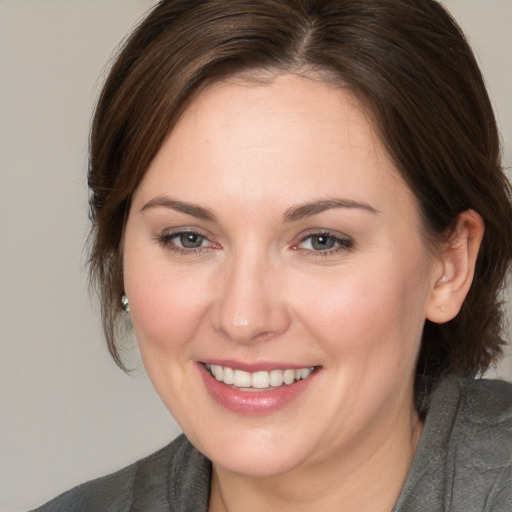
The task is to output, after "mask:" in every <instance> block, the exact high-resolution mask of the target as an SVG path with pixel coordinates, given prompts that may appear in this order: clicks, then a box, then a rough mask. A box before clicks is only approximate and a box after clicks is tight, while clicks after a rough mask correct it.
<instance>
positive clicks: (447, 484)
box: [36, 376, 512, 512]
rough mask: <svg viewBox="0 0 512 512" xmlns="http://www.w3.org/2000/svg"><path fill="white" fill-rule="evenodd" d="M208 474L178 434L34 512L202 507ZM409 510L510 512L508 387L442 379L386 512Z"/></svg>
mask: <svg viewBox="0 0 512 512" xmlns="http://www.w3.org/2000/svg"><path fill="white" fill-rule="evenodd" d="M210 476H211V463H210V462H209V461H208V460H207V459H206V458H205V457H204V456H203V455H202V454H201V453H199V452H198V451H197V450H196V449H195V448H194V447H193V446H192V445H191V444H190V443H189V441H188V440H187V438H186V437H185V436H183V435H181V436H180V437H178V438H177V439H175V440H174V441H173V442H172V443H171V444H169V445H168V446H166V447H165V448H163V449H162V450H160V451H158V452H156V453H154V454H153V455H150V456H149V457H146V458H145V459H142V460H140V461H138V462H136V463H135V464H133V465H131V466H129V467H127V468H125V469H122V470H121V471H118V472H117V473H114V474H112V475H109V476H106V477H103V478H99V479H97V480H93V481H91V482H88V483H85V484H82V485H80V486H78V487H76V488H74V489H71V490H70V491H68V492H66V493H64V494H62V495H61V496H59V497H57V498H55V499H54V500H53V501H50V502H49V503H47V504H46V505H43V506H42V507H40V508H38V509H36V512H107V511H108V512H164V511H167V512H169V511H172V512H207V509H208V497H209V488H210ZM413 511H414V512H441V511H443V512H448V511H450V512H512V385H510V384H507V383H505V382H500V381H488V380H471V379H460V378H456V377H453V376H451V377H448V378H445V379H444V380H443V381H441V383H440V384H439V385H438V387H437V388H436V389H435V391H434V393H433V395H432V399H431V404H430V409H429V411H428V414H427V418H426V422H425V427H424V430H423V433H422V437H421V440H420V444H419V446H418V450H417V452H416V455H415V458H414V461H413V464H412V466H411V469H410V471H409V475H408V477H407V480H406V482H405V485H404V487H403V489H402V492H401V494H400V497H399V498H398V501H397V503H396V504H395V506H394V508H393V511H392V512H413ZM322 512H323V511H322Z"/></svg>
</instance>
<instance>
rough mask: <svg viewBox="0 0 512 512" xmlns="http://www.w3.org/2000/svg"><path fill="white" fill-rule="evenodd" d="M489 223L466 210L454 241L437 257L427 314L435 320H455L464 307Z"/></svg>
mask: <svg viewBox="0 0 512 512" xmlns="http://www.w3.org/2000/svg"><path fill="white" fill-rule="evenodd" d="M484 231H485V224H484V221H483V219H482V217H481V216H480V215H479V214H478V213H476V212H475V211H474V210H466V211H465V212H462V213H461V214H460V215H459V217H458V219H457V225H456V227H455V231H454V233H453V236H452V237H451V239H450V241H449V242H447V243H446V245H445V246H444V248H443V249H442V251H441V253H440V254H439V255H438V256H437V259H438V262H439V265H436V269H435V275H434V276H433V280H434V282H433V285H432V292H431V294H430V297H429V300H428V303H427V310H426V317H427V318H428V319H429V320H430V321H431V322H435V323H439V324H441V323H444V322H448V321H449V320H452V319H453V318H455V316H457V313H458V312H459V311H460V308H461V307H462V303H463V302H464V299H465V298H466V295H467V293H468V291H469V288H470V286H471V283H472V282H473V276H474V274H475V265H476V259H477V256H478V250H479V249H480V244H481V242H482V238H483V236H484Z"/></svg>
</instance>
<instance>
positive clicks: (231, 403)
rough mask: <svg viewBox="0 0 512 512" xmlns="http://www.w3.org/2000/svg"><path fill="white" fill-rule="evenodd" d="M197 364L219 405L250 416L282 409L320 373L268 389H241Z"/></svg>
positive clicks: (207, 386) (210, 392)
mask: <svg viewBox="0 0 512 512" xmlns="http://www.w3.org/2000/svg"><path fill="white" fill-rule="evenodd" d="M197 366H198V369H199V372H200V373H201V377H202V378H203V381H204V384H205V386H206V389H207V391H208V393H209V394H210V396H211V397H212V398H213V399H214V400H215V401H216V402H217V403H218V404H219V405H221V406H222V407H224V408H225V409H228V410H229V411H232V412H236V413H238V414H245V415H250V416H257V415H262V414H269V413H272V412H275V411H278V410H279V409H282V408H283V407H285V406H286V405H288V404H289V403H290V402H292V401H293V400H294V399H296V398H298V397H299V396H300V395H301V394H302V393H304V392H305V391H306V389H307V388H308V387H309V385H310V384H312V383H313V381H314V380H316V375H317V374H318V371H315V372H313V373H312V374H311V375H310V376H309V377H308V378H307V379H303V380H299V381H297V382H294V383H293V384H290V385H286V384H284V385H282V386H279V387H278V388H272V389H269V390H268V391H267V390H260V391H241V390H238V389H235V388H232V387H231V386H228V385H226V384H224V383H223V382H219V381H218V380H217V379H216V378H215V377H213V375H212V374H211V373H210V372H209V371H208V370H207V369H206V368H205V367H204V365H203V364H201V363H198V364H197Z"/></svg>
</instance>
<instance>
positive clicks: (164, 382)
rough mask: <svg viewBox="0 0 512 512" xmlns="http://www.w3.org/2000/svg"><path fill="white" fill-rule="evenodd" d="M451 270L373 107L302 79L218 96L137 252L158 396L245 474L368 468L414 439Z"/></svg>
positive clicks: (136, 304) (128, 279)
mask: <svg viewBox="0 0 512 512" xmlns="http://www.w3.org/2000/svg"><path fill="white" fill-rule="evenodd" d="M440 272H441V270H440V268H439V264H438V263H436V261H435V260H434V259H433V258H432V257H431V256H429V254H428V253H427V250H426V247H425V244H424V240H423V238H422V234H421V227H420V220H419V215H418V211H417V207H416V205H415V201H414V198H413V195H412V193H411V192H410V190H409V189H408V188H407V187H406V185H405V184H404V182H403V181H402V179H401V178H400V176H399V174H398V172H397V170H396V169H395V167H394V165H393V163H392V161H391V159H390V157H389V155H388V154H387V153H386V151H385V149H384V148H383V145H382V144H381V142H380V141H379V139H378V137H377V136H376V134H375V132H374V130H373V128H372V125H371V124H370V121H369V118H368V116H367V115H365V113H364V111H363V110H361V108H360V105H359V104H358V102H357V101H356V100H355V98H354V97H353V96H352V95H351V94H350V93H349V92H347V91H346V90H343V89H340V88H334V87H333V86H330V85H326V84H324V83H321V82H318V81H313V80H309V79H306V78H300V77H297V76H295V75H282V76H279V77H277V78H276V79H275V80H273V81H272V82H271V83H269V84H261V83H259V84H257V83H248V82H242V81H239V82H236V81H234V80H233V81H227V82H223V83H218V84H215V85H213V86H210V87H209V88H207V89H205V90H204V91H203V92H201V93H200V94H199V96H198V97H197V98H196V99H195V100H194V101H193V103H192V104H191V106H190V107H189V108H188V109H187V110H186V112H185V113H184V115H183V116H182V117H181V119H180V121H179V122H178V124H177V126H176V127H175V129H174V130H173V132H172V134H171V135H170V136H169V137H168V138H167V140H166V142H165V144H164V145H163V147H162V148H161V150H160V152H159V153H158V154H157V156H156V158H155V159H154V161H153V162H152V164H151V165H150V167H149V169H148V171H147V173H146V175H145V177H144V179H143V181H142V183H141V184H140V186H139V187H138V189H137V190H136V192H135V194H134V197H133V201H132V206H131V211H130V215H129V218H128V221H127V226H126V233H125V242H124V279H125V290H126V294H127V295H128V297H129V299H130V309H131V316H132V321H133V325H134V329H135V333H136V336H137V340H138V343H139V346H140V351H141V354H142V357H143V360H144V364H145V366H146V368H147V371H148V373H149V376H150V378H151V380H152V382H153V384H154V386H155V388H156V390H157V392H158V393H159V395H160V396H161V398H162V400H163V401H164V402H165V404H166V406H167V407H168V409H169V410H170V412H171V413H172V414H173V416H174V417H175V418H176V420H177V421H178V422H179V424H180V425H181V427H182V428H183V430H184V431H185V433H186V434H187V436H188V437H189V439H190V440H191V441H192V443H193V444H195V445H196V447H197V448H199V449H200V450H201V451H203V453H205V454H206V455H207V456H208V457H209V458H210V459H212V460H213V462H214V463H215V464H217V465H218V466H219V467H223V468H225V469H227V470H230V471H235V472H237V473H242V474H246V475H272V474H278V473H283V472H286V471H289V470H292V469H294V468H299V467H304V466H307V465H308V464H316V463H318V462H320V461H326V460H331V459H333V458H337V459H338V460H340V459H339V458H340V457H345V458H350V457H351V456H354V457H356V459H357V456H356V455H355V454H358V456H365V455H364V454H365V453H367V452H368V453H370V452H372V450H373V451H375V450H378V447H379V446H381V445H383V444H385V443H386V442H387V441H388V440H389V439H390V438H392V437H393V435H395V433H396V431H397V425H398V426H399V425H403V424H404V423H405V424H407V422H409V424H410V422H411V418H413V417H414V410H413V404H412V388H413V378H414V377H413V376H414V368H415V361H416V358H417V354H418V350H419V346H420V338H421V332H422V327H423V324H424V320H425V316H426V308H427V305H428V303H429V300H432V299H431V292H432V289H433V287H434V286H435V282H436V280H437V279H439V278H440V277H441V275H440ZM212 372H213V373H215V374H216V376H217V378H218V379H220V380H217V378H216V377H214V376H213V375H212ZM297 378H299V379H300V380H297ZM354 460H355V459H354Z"/></svg>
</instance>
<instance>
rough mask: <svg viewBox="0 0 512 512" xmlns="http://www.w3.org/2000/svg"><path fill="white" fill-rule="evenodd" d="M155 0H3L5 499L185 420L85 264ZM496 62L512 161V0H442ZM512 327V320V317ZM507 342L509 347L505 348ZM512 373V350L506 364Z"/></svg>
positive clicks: (0, 465) (57, 488)
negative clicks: (99, 184) (112, 107)
mask: <svg viewBox="0 0 512 512" xmlns="http://www.w3.org/2000/svg"><path fill="white" fill-rule="evenodd" d="M153 3H154V0H87V1H80V0H74V1H73V0H0V209H1V211H0V340H1V344H0V510H1V511H2V512H15V511H21V510H26V509H28V508H30V507H33V506H35V505H37V504H39V503H41V502H43V501H45V500H47V499H49V498H50V497H52V496H54V495H55V494H57V493H59V492H61V491H63V490H65V489H67V488H69V487H70V486H73V485H75V484H78V483H80V482H82V481H84V480H86V479H90V478H93V477H96V476H99V475H102V474H105V473H108V472H110V471H113V470H115V469H117V468H119V467H121V466H123V465H126V464H128V463H129V462H131V461H133V460H135V459H137V458H139V457H141V456H143V455H145V454H147V453H149V452H151V451H153V450H155V449H157V448H159V447H160V446H162V445H164V444H165V443H167V442H168V441H169V440H170V439H172V438H173V437H174V436H175V435H176V434H177V433H178V432H179V429H178V427H177V426H176V424H175V423H174V422H173V420H172V419H171V418H170V416H169V414H168V413H167V411H166V410H165V409H164V407H163V405H161V404H160V401H159V399H158V398H157V396H156V394H155V393H154V392H153V390H152V388H151V385H150V384H149V382H148V379H147V378H146V376H145V374H144V371H143V369H142V368H141V367H140V363H138V362H137V355H136V352H135V351H134V354H133V361H134V364H135V365H138V368H139V370H138V371H136V372H135V373H134V375H132V376H130V377H128V376H126V375H124V374H123V373H122V372H121V371H120V370H118V369H117V368H116V367H115V365H114V363H113V362H112V361H111V360H110V358H109V356H108V355H107V352H106V349H105V347H104V344H103V341H102V339H101V333H100V328H99V322H98V314H97V313H98V312H97V307H96V306H95V305H94V303H93V302H91V301H90V299H89V297H88V293H87V285H86V274H85V270H84V260H85V251H84V245H85V238H86V234H87V229H88V221H87V190H86V180H85V174H86V159H87V134H88V127H89V120H90V114H91V111H92V108H93V105H94V102H95V98H96V96H97V93H98V91H99V88H100V86H101V83H102V80H103V78H104V75H105V72H106V69H107V67H106V63H107V61H108V59H109V57H110V56H111V55H112V54H113V51H114V48H115V47H116V46H117V44H118V43H119V41H120V40H121V39H122V38H123V37H124V35H125V34H126V33H127V31H128V29H129V28H130V27H133V26H134V24H135V23H136V21H137V19H139V18H140V16H141V15H142V14H143V13H144V12H145V11H146V10H147V9H148V8H149V7H150V6H151V5H152V4H153ZM445 3H446V4H447V6H448V7H449V8H450V10H451V11H452V12H453V14H454V15H455V17H456V18H457V19H458V21H459V23H460V24H461V26H462V27H463V28H464V29H465V31H466V33H467V34H468V37H469V39H470V42H471V44H472V46H473V47H474V49H475V51H476V53H477V56H478V59H479V61H480V63H481V66H482V69H483V72H484V75H485V76H486V79H487V82H488V86H489V90H490V94H491V97H492V99H493V102H494V105H495V108H496V112H497V116H498V121H499V124H500V128H501V131H502V135H503V139H504V142H505V163H506V165H507V166H509V167H510V166H511V163H512V94H511V92H512V32H511V31H510V23H511V22H512V0H488V1H486V2H483V1H482V0H446V2H445ZM509 331H510V330H509ZM509 351H510V348H509ZM497 371H498V373H500V374H501V375H502V376H504V377H505V378H508V379H509V380H512V357H510V356H508V358H506V359H505V360H504V362H503V363H502V365H501V367H500V368H498V370H497Z"/></svg>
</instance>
